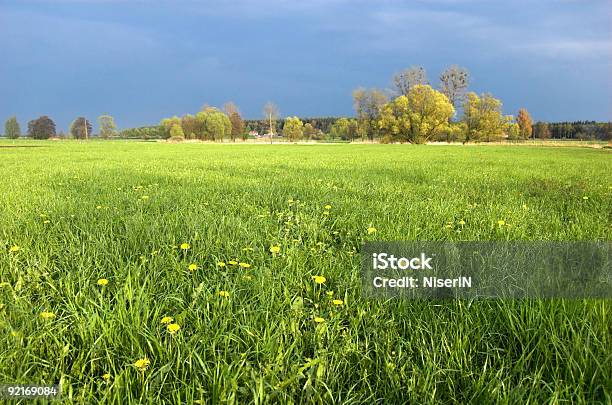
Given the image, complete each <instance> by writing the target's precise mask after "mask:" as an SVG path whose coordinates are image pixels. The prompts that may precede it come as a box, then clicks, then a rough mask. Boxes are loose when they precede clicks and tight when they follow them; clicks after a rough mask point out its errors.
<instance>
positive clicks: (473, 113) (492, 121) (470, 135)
mask: <svg viewBox="0 0 612 405" xmlns="http://www.w3.org/2000/svg"><path fill="white" fill-rule="evenodd" d="M501 109H502V104H501V101H500V100H498V99H496V98H494V97H493V96H492V95H490V94H482V95H481V96H480V97H479V96H478V95H477V94H476V93H473V92H470V93H468V95H467V97H466V99H465V102H464V104H463V122H464V123H465V124H466V131H465V138H464V140H463V141H464V143H465V142H469V141H487V142H488V141H494V140H497V139H501V138H502V137H503V136H504V134H505V131H506V129H507V122H506V119H505V117H504V116H503V115H502V110H501Z"/></svg>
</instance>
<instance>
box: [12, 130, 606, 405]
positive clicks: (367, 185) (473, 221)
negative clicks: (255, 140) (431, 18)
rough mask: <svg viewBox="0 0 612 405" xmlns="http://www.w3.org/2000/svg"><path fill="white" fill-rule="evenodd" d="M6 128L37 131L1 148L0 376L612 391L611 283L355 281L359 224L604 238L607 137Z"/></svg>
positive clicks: (408, 397) (232, 385)
mask: <svg viewBox="0 0 612 405" xmlns="http://www.w3.org/2000/svg"><path fill="white" fill-rule="evenodd" d="M2 145H11V143H9V142H4V143H2ZM15 145H20V146H25V145H35V146H40V147H35V148H0V169H1V170H2V173H3V181H2V182H1V183H0V207H1V208H0V282H2V284H1V287H0V382H2V381H5V382H21V383H49V384H51V383H57V382H60V381H61V383H62V384H63V395H64V398H67V399H72V401H74V402H77V403H92V402H98V401H100V402H109V403H116V404H128V403H139V402H144V403H153V404H158V403H162V402H169V403H192V402H193V401H197V400H201V401H203V403H207V402H212V403H216V402H222V403H240V404H242V403H251V402H252V403H259V404H262V403H279V402H280V403H286V402H291V401H294V402H314V403H366V404H372V403H384V404H390V403H406V402H409V403H445V402H448V403H453V402H459V403H492V402H502V403H520V404H526V403H538V404H539V403H587V402H588V403H610V402H611V401H612V396H611V394H610V392H611V388H612V369H611V366H610V364H612V333H611V327H610V325H611V324H612V322H611V319H610V316H609V310H610V301H605V300H601V301H586V300H584V301H581V300H573V301H572V300H514V301H510V300H509V301H501V300H481V301H473V302H469V301H462V300H457V301H450V300H447V301H435V300H421V301H407V300H404V301H400V300H366V299H364V298H362V296H361V290H360V289H361V287H360V278H359V250H360V246H361V244H362V242H364V241H366V240H610V239H611V237H612V154H611V153H610V152H609V151H606V150H595V149H579V148H546V147H533V148H531V147H520V148H519V147H512V146H487V147H461V146H435V147H434V146H407V145H276V146H275V145H272V146H270V145H213V144H176V145H168V144H161V143H148V142H121V141H117V142H114V141H108V142H74V141H64V142H18V143H15ZM326 205H329V206H331V207H329V208H326ZM500 221H503V225H500V224H501V223H502V222H500ZM369 228H370V229H369ZM368 229H369V232H368ZM374 229H375V231H374ZM183 244H185V245H183ZM187 244H188V248H187ZM181 245H183V246H181ZM277 246H278V247H279V249H278V252H273V251H275V250H276V249H275V248H273V249H272V251H271V247H277ZM181 247H182V248H181ZM233 261H235V262H236V263H241V264H235V265H233V264H231V263H233ZM221 262H222V263H224V264H225V266H220V263H221ZM192 264H194V265H195V266H191V269H190V265H192ZM194 267H197V268H195V269H194ZM315 275H319V276H324V277H325V279H326V281H325V283H323V284H317V283H316V282H315V281H314V280H313V278H312V276H315ZM99 279H106V280H108V284H107V285H99V284H98V280H99ZM101 283H102V284H104V282H101ZM332 292H333V294H332ZM334 300H337V301H335V303H334ZM42 313H48V314H46V317H47V318H48V319H45V318H44V317H43V316H41V314H42ZM166 316H167V317H172V318H173V321H172V322H171V324H176V325H179V327H180V329H179V330H178V331H175V332H171V331H170V330H169V328H168V326H167V325H164V324H162V319H163V318H164V317H166ZM319 318H321V319H319ZM315 319H316V320H315ZM317 321H321V322H317ZM170 329H172V328H170ZM145 358H146V359H148V360H149V362H150V364H148V363H147V362H146V361H140V362H138V364H135V363H136V362H137V361H138V360H139V359H145ZM138 366H140V368H139V367H138Z"/></svg>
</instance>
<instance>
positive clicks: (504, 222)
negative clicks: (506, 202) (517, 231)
mask: <svg viewBox="0 0 612 405" xmlns="http://www.w3.org/2000/svg"><path fill="white" fill-rule="evenodd" d="M497 225H499V226H504V225H506V221H504V220H503V219H500V220H499V221H497Z"/></svg>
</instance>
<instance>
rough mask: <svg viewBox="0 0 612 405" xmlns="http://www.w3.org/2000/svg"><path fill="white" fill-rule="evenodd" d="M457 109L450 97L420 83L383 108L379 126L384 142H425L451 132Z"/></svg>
mask: <svg viewBox="0 0 612 405" xmlns="http://www.w3.org/2000/svg"><path fill="white" fill-rule="evenodd" d="M454 114H455V109H454V107H453V106H452V104H451V103H450V101H448V98H447V97H446V96H445V95H444V94H442V93H441V92H439V91H437V90H434V89H433V88H432V87H431V86H429V85H423V84H417V85H415V86H413V87H411V88H410V90H408V94H406V95H403V96H399V97H397V98H396V99H395V100H393V101H391V102H390V103H387V104H385V105H384V106H383V108H382V111H381V113H380V118H379V120H378V127H379V129H380V130H381V132H382V134H383V139H384V140H385V141H390V140H392V141H399V142H409V143H425V142H427V141H428V140H429V139H430V138H432V137H433V136H436V135H438V134H440V133H442V132H444V131H448V130H449V129H450V127H449V121H450V119H451V118H452V117H453V115H454Z"/></svg>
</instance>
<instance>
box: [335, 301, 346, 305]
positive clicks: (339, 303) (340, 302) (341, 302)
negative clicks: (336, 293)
mask: <svg viewBox="0 0 612 405" xmlns="http://www.w3.org/2000/svg"><path fill="white" fill-rule="evenodd" d="M332 303H333V304H334V305H342V304H344V301H342V300H333V301H332Z"/></svg>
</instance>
